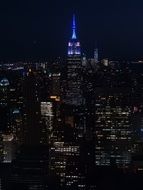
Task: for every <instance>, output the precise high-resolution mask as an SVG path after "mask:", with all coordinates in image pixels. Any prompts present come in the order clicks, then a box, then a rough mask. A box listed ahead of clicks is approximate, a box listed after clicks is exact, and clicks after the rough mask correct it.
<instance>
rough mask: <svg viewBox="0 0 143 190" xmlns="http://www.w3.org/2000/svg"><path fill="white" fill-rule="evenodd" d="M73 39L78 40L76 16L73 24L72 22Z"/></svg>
mask: <svg viewBox="0 0 143 190" xmlns="http://www.w3.org/2000/svg"><path fill="white" fill-rule="evenodd" d="M72 39H73V40H76V39H77V38H76V24H75V15H73V22H72Z"/></svg>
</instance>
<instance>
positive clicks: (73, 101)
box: [65, 15, 82, 106]
mask: <svg viewBox="0 0 143 190" xmlns="http://www.w3.org/2000/svg"><path fill="white" fill-rule="evenodd" d="M81 69H82V63H81V50H80V42H79V41H78V39H77V36H76V22H75V15H73V20H72V37H71V39H70V41H69V43H68V59H67V89H66V98H65V102H66V104H69V105H75V106H79V105H81V104H82V91H81V82H82V77H81Z"/></svg>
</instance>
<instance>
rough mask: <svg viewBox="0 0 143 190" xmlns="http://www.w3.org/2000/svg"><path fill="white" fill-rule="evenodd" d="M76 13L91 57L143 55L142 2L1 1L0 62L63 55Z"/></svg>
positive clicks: (83, 39) (142, 56)
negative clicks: (98, 54)
mask: <svg viewBox="0 0 143 190" xmlns="http://www.w3.org/2000/svg"><path fill="white" fill-rule="evenodd" d="M73 13H75V14H76V17H77V28H78V37H79V39H80V42H81V45H82V51H83V52H84V53H85V54H87V56H92V54H93V49H94V47H95V44H97V45H98V47H99V51H100V57H101V58H104V57H109V58H113V59H142V58H143V1H142V0H88V1H87V0H72V1H71V0H57V1H55V0H52V1H50V0H38V1H36V0H1V1H0V60H9V61H10V60H24V59H27V60H28V59H29V60H30V59H33V60H39V59H47V58H51V57H56V56H65V55H66V48H67V42H68V40H69V38H70V35H71V30H70V28H71V19H72V14H73Z"/></svg>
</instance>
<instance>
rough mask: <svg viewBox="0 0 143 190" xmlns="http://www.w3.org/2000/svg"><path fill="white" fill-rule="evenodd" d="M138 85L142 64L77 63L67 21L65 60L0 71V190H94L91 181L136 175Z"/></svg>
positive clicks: (142, 104) (139, 169) (141, 123)
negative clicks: (106, 177)
mask: <svg viewBox="0 0 143 190" xmlns="http://www.w3.org/2000/svg"><path fill="white" fill-rule="evenodd" d="M142 81H143V62H142V61H137V62H125V61H113V60H109V59H107V58H106V59H102V60H100V59H99V55H98V49H97V48H96V49H95V51H94V55H93V58H90V59H89V58H87V57H86V56H82V51H81V47H80V42H79V40H78V38H77V35H76V21H75V16H73V23H72V37H71V39H70V41H69V43H68V50H67V60H62V59H61V58H58V59H56V60H55V62H42V63H23V62H18V63H7V64H0V163H1V164H0V189H2V190H5V189H6V190H10V189H25V190H26V189H28V190H46V189H65V190H73V189H74V190H75V189H76V190H87V189H88V190H94V189H95V190H96V189H100V188H98V186H100V182H99V181H100V180H99V181H98V180H97V179H98V178H100V177H101V176H100V175H99V176H98V173H99V174H102V173H106V172H107V171H109V173H110V172H111V173H112V172H113V175H114V171H116V172H117V173H118V172H119V173H120V172H123V173H124V174H127V173H130V174H131V173H133V174H137V175H138V174H140V175H141V174H143V82H142ZM118 175H119V174H118ZM101 178H102V177H101ZM101 183H102V182H101Z"/></svg>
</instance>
